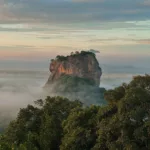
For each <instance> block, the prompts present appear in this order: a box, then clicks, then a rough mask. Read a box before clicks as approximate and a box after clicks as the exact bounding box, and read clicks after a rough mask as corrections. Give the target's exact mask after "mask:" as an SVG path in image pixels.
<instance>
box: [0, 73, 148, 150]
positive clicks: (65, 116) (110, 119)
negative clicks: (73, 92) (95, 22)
mask: <svg viewBox="0 0 150 150" xmlns="http://www.w3.org/2000/svg"><path fill="white" fill-rule="evenodd" d="M105 99H106V100H107V102H108V105H106V106H95V105H91V106H88V107H85V106H83V105H82V103H81V102H79V101H69V100H68V99H66V98H62V97H47V98H46V100H44V101H43V100H38V101H36V102H35V103H36V106H37V107H36V106H32V105H29V106H27V108H24V109H21V110H20V112H19V114H18V116H17V119H16V120H14V121H12V122H11V123H10V125H9V127H8V128H7V130H6V131H5V133H4V134H3V135H2V136H1V138H0V150H11V149H15V150H150V76H148V75H145V76H137V77H135V78H134V79H133V80H132V81H131V82H130V83H129V84H123V85H122V86H120V87H117V88H115V89H114V90H108V91H107V92H106V93H105Z"/></svg>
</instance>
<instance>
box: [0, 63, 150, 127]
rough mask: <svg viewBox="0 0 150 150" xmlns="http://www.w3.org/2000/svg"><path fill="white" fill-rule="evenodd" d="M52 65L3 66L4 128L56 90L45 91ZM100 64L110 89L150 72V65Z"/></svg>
mask: <svg viewBox="0 0 150 150" xmlns="http://www.w3.org/2000/svg"><path fill="white" fill-rule="evenodd" d="M22 64H24V63H22ZM39 64H40V62H39ZM45 64H46V65H45ZM48 65H49V62H44V63H43V64H41V65H38V64H37V63H35V64H34V63H32V65H29V62H28V63H27V64H26V63H25V64H24V66H22V67H21V64H20V67H18V68H13V66H11V65H10V64H9V65H8V64H7V67H6V68H5V69H3V68H2V69H1V70H0V129H2V128H3V127H6V126H7V124H8V123H9V122H10V121H11V120H13V119H14V118H15V117H16V116H17V113H18V112H19V109H20V108H24V107H26V106H27V105H28V104H33V103H34V101H35V100H37V99H41V98H42V99H44V98H46V96H51V95H53V94H52V93H49V94H47V95H46V94H45V93H44V92H43V86H44V85H45V83H46V82H47V80H48V77H49V75H50V73H49V70H48ZM3 66H4V65H3ZM43 66H44V67H43ZM100 66H101V68H102V71H103V75H102V78H101V84H100V87H104V88H106V89H112V88H114V87H117V86H119V85H121V84H122V83H123V82H126V83H128V82H130V81H131V80H132V77H133V76H135V75H139V74H145V73H147V74H148V73H150V68H144V67H138V66H133V65H130V66H126V65H120V66H119V65H115V64H113V65H110V64H102V63H100ZM24 68H25V69H24ZM33 68H34V69H33Z"/></svg>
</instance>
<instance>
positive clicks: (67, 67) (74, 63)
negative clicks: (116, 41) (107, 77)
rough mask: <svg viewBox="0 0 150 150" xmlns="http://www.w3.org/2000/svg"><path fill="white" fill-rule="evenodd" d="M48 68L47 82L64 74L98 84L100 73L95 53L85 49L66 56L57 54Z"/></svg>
mask: <svg viewBox="0 0 150 150" xmlns="http://www.w3.org/2000/svg"><path fill="white" fill-rule="evenodd" d="M49 69H50V72H51V75H50V78H49V80H48V82H47V84H49V83H51V82H53V81H56V80H57V79H59V78H60V77H61V76H62V75H64V74H65V75H71V76H77V77H80V78H86V79H89V80H93V81H94V82H95V84H96V85H98V86H99V84H100V77H101V75H102V71H101V68H100V67H99V63H98V61H97V59H96V57H95V54H94V53H92V52H85V51H82V52H81V53H76V54H72V55H70V56H67V57H64V56H57V58H56V59H55V60H52V62H51V64H50V68H49Z"/></svg>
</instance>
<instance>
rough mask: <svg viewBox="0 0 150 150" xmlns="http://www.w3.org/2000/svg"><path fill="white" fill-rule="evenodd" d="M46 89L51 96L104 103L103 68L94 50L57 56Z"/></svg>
mask: <svg viewBox="0 0 150 150" xmlns="http://www.w3.org/2000/svg"><path fill="white" fill-rule="evenodd" d="M49 69H50V72H51V74H50V77H49V79H48V81H47V83H46V85H45V88H44V89H46V90H45V91H46V92H48V94H50V96H63V97H67V98H69V99H70V100H75V99H79V100H80V101H82V102H83V103H84V104H87V105H89V104H103V103H104V98H103V94H104V91H105V89H103V88H99V85H100V78H101V75H102V70H101V68H100V67H99V63H98V61H97V59H96V57H95V54H94V53H92V52H85V51H82V52H81V53H79V52H76V53H75V54H71V55H70V56H66V57H64V56H57V57H56V59H55V60H52V61H51V64H50V68H49Z"/></svg>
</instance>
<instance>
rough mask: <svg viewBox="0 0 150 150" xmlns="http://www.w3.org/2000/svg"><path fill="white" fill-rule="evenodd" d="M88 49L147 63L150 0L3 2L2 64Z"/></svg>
mask: <svg viewBox="0 0 150 150" xmlns="http://www.w3.org/2000/svg"><path fill="white" fill-rule="evenodd" d="M88 49H96V50H99V51H100V54H98V56H97V57H98V59H99V60H100V62H101V63H104V64H117V65H126V66H128V65H138V66H141V67H148V66H149V63H150V60H149V58H150V0H134V1H131V0H0V68H5V66H8V67H11V65H14V66H16V64H19V65H21V64H27V65H28V62H30V61H31V62H32V61H34V62H39V63H38V64H40V62H44V63H45V62H46V63H47V62H48V61H49V60H50V59H51V58H53V57H55V56H56V55H58V54H64V55H67V54H69V53H70V52H72V51H76V50H78V51H80V50H88ZM19 65H18V67H19Z"/></svg>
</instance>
